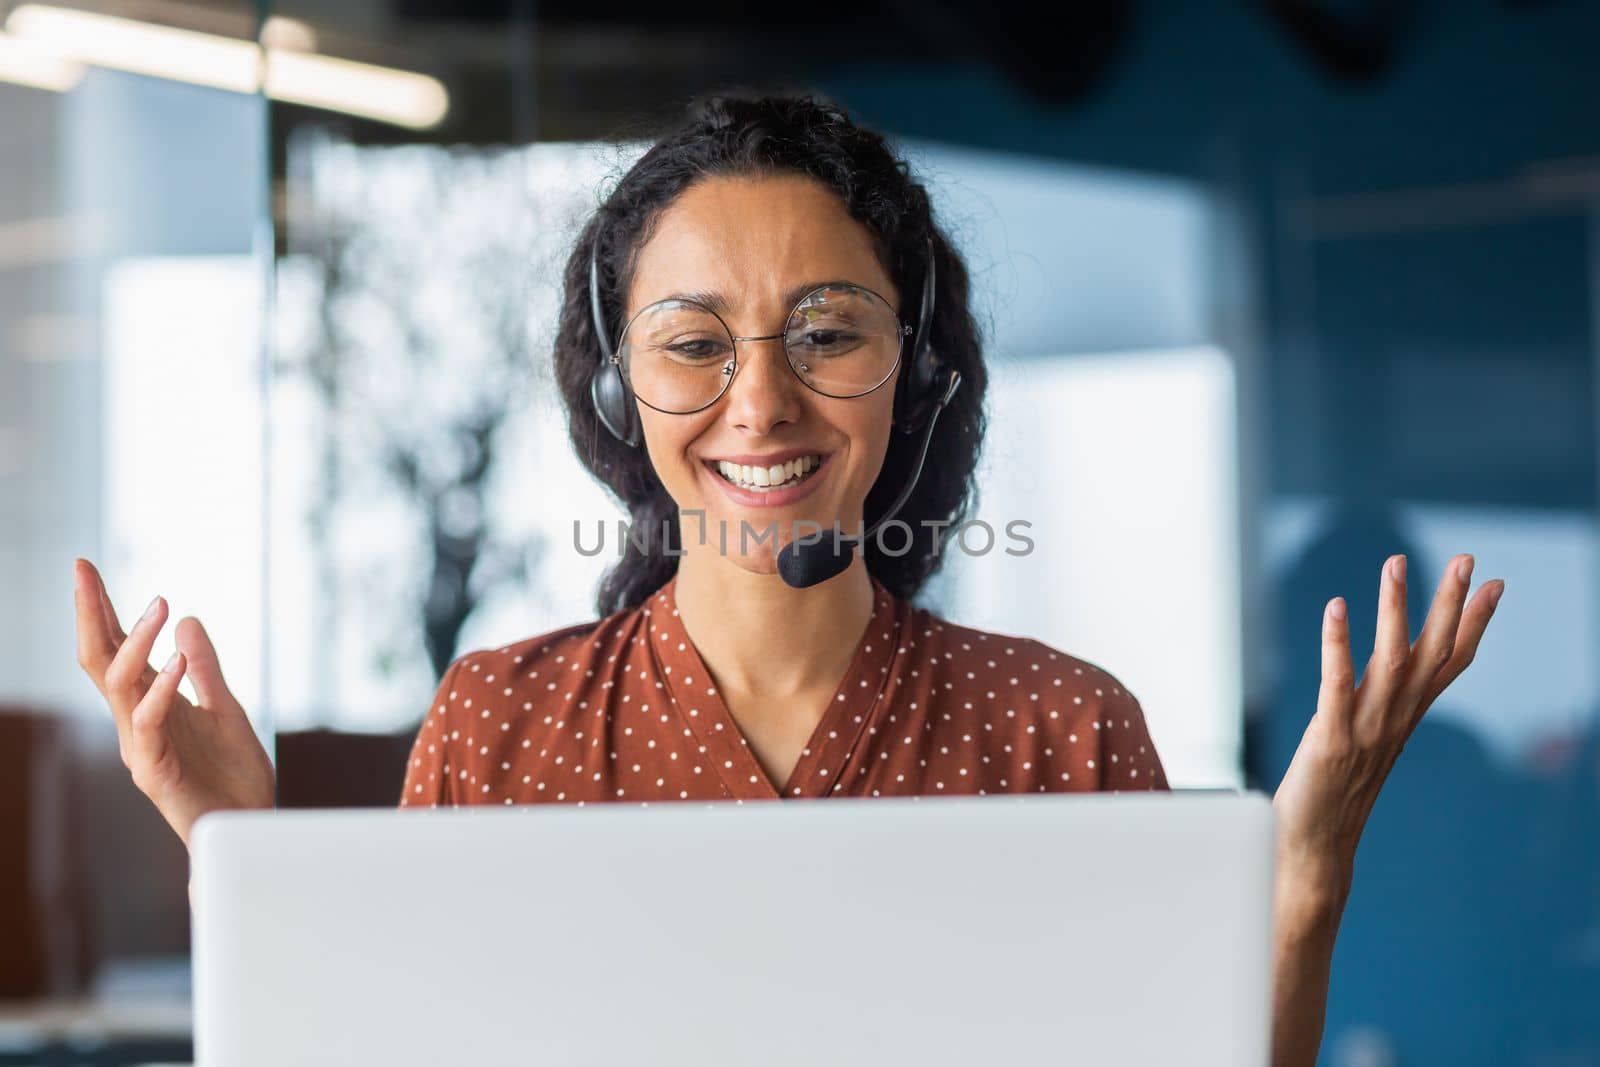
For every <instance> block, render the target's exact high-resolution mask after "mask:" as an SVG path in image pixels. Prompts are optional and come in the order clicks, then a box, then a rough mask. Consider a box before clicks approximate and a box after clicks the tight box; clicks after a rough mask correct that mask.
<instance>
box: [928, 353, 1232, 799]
mask: <svg viewBox="0 0 1600 1067" xmlns="http://www.w3.org/2000/svg"><path fill="white" fill-rule="evenodd" d="M990 388H991V392H990V398H991V402H990V420H989V429H988V435H987V438H986V440H985V443H984V457H983V460H982V462H981V465H980V468H979V475H978V487H979V493H980V501H979V506H978V508H977V511H976V513H975V515H974V518H976V519H979V520H982V521H983V522H986V523H987V524H989V526H990V527H992V528H993V530H994V533H995V541H994V548H993V550H991V551H989V552H987V553H984V554H968V553H966V552H963V551H961V550H960V548H959V547H956V548H955V549H954V550H953V551H952V552H951V554H950V555H949V557H948V559H947V564H946V565H947V568H948V573H947V574H945V575H941V582H942V584H943V589H944V597H943V600H942V603H941V605H940V606H941V607H942V608H943V609H944V614H945V615H946V616H947V617H949V618H952V619H954V620H955V621H957V622H959V623H961V624H963V625H967V626H975V627H978V628H980V629H985V630H995V631H999V632H1001V633H1007V634H1017V635H1022V636H1026V637H1033V638H1037V639H1038V640H1040V641H1043V642H1045V643H1046V644H1049V645H1052V646H1054V647H1056V648H1059V649H1061V650H1063V651H1065V652H1067V653H1069V654H1071V655H1074V656H1078V657H1080V658H1083V659H1087V660H1089V661H1090V662H1092V663H1094V664H1096V665H1097V666H1100V667H1102V668H1104V669H1105V670H1107V671H1110V672H1111V673H1112V674H1113V675H1115V676H1116V677H1118V678H1119V679H1121V680H1122V682H1123V683H1124V684H1125V685H1127V687H1128V689H1129V690H1130V691H1131V692H1132V693H1133V694H1134V696H1136V697H1137V698H1138V700H1139V703H1140V704H1141V706H1142V707H1143V708H1144V712H1145V718H1146V721H1147V722H1148V723H1149V726H1150V733H1151V736H1152V737H1153V738H1154V740H1155V741H1156V743H1157V746H1158V749H1159V751H1160V754H1161V760H1162V765H1163V767H1164V768H1165V770H1166V772H1167V777H1168V780H1169V781H1170V782H1171V783H1172V784H1173V785H1174V786H1182V787H1205V788H1219V787H1220V788H1234V789H1238V788H1242V787H1243V779H1242V776H1241V771H1240V755H1241V753H1240V744H1241V737H1242V727H1243V709H1242V687H1243V682H1242V670H1241V656H1240V651H1241V649H1240V644H1241V639H1240V607H1239V560H1238V544H1239V529H1238V522H1239V519H1238V487H1237V477H1236V473H1235V472H1236V470H1237V456H1236V445H1235V403H1234V378H1233V365H1232V362H1231V361H1230V360H1229V358H1228V356H1227V355H1226V354H1225V353H1223V352H1221V351H1220V350H1218V349H1216V348H1212V347H1206V346H1197V347H1193V348H1182V349H1168V350H1158V351H1147V352H1119V353H1111V354H1106V355H1086V356H1061V357H1056V358H1041V359H1028V360H995V361H994V363H993V364H992V365H991V385H990ZM1017 520H1022V521H1026V522H1028V523H1030V524H1031V526H1029V527H1026V528H1020V529H1021V530H1022V532H1023V533H1024V534H1025V536H1026V537H1027V538H1028V539H1031V541H1032V542H1033V546H1032V548H1031V550H1028V549H1026V546H1025V545H1024V544H1023V543H1022V541H1021V540H1019V539H1017V538H1014V537H1012V536H1008V532H1007V524H1008V523H1011V522H1013V521H1017ZM983 543H984V536H983V535H982V532H981V528H978V527H974V528H973V529H972V531H971V532H970V533H969V535H968V537H967V544H968V545H969V546H971V547H972V548H973V550H974V551H976V550H977V549H978V548H980V547H981V546H982V545H983ZM1007 548H1010V549H1013V550H1015V551H1018V552H1023V551H1025V550H1026V554H1024V555H1008V554H1007V552H1006V549H1007Z"/></svg>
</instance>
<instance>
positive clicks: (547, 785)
mask: <svg viewBox="0 0 1600 1067" xmlns="http://www.w3.org/2000/svg"><path fill="white" fill-rule="evenodd" d="M565 284H566V299H565V303H564V305H563V310H562V318H561V324H560V330H559V333H558V336H557V339H556V346H555V360H556V367H557V372H558V378H559V381H560V384H561V389H562V393H563V397H564V399H565V402H566V405H567V409H568V415H569V420H570V429H571V435H572V440H573V442H574V444H575V446H576V448H577V451H578V454H579V455H580V456H581V457H582V458H583V459H584V461H585V462H586V463H587V464H588V466H589V468H590V470H591V471H592V472H593V473H594V474H595V476H596V477H598V478H599V479H601V480H602V481H603V482H604V483H605V484H606V485H607V486H608V487H609V488H611V489H612V490H613V491H614V492H615V493H616V495H617V496H618V497H619V498H620V499H621V500H622V501H623V503H624V504H625V505H626V506H627V508H628V510H629V512H630V514H631V516H632V519H633V531H634V539H630V541H629V544H628V548H627V552H626V555H625V556H624V558H623V559H622V561H621V562H620V563H619V564H618V566H617V567H616V568H615V569H613V570H612V571H611V572H610V573H609V574H608V575H607V577H606V579H605V581H604V583H603V585H602V587H601V590H600V595H599V605H598V607H599V611H598V614H599V615H600V616H601V618H599V619H598V620H597V621H592V622H587V623H583V624H580V625H575V626H571V627H568V628H566V629H563V630H558V631H555V632H553V633H549V634H543V635H540V636H538V637H533V638H529V639H527V640H524V641H520V642H516V643H514V644H510V645H507V646H504V647H502V648H498V649H489V650H480V651H476V652H472V653H469V654H467V655H464V656H461V657H459V658H458V659H456V660H455V661H454V662H453V663H452V664H451V666H450V668H449V670H448V672H447V673H446V675H445V677H444V679H443V680H442V681H441V683H440V685H439V688H438V692H437V694H436V696H435V698H434V700H433V702H432V704H431V705H430V708H429V710H428V713H427V717H426V719H425V721H424V723H423V725H422V728H421V730H420V731H419V733H418V736H417V739H416V742H415V744H414V746H413V749H412V753H411V759H410V762H409V765H408V769H407V774H406V779H405V784H404V787H403V795H402V797H401V804H402V805H406V806H417V805H427V806H432V805H437V804H479V803H493V804H519V803H580V804H581V803H586V802H590V801H613V802H615V801H623V802H631V801H638V802H641V803H649V802H650V801H652V800H668V801H670V800H685V799H688V800H701V799H734V800H737V801H742V800H744V799H752V798H778V797H819V796H842V795H851V796H864V795H871V796H890V795H907V794H910V795H938V794H981V793H996V792H1004V793H1019V792H1035V791H1045V792H1064V791H1089V790H1124V789H1146V790H1151V789H1154V790H1160V789H1166V788H1167V782H1166V777H1165V775H1164V773H1163V771H1162V767H1161V761H1160V759H1159V757H1158V755H1157V753H1156V749H1155V745H1154V744H1153V743H1152V742H1151V740H1150V737H1149V735H1148V733H1147V732H1146V728H1145V721H1144V716H1143V714H1142V712H1141V710H1140V707H1139V704H1138V701H1137V700H1135V698H1134V697H1133V695H1132V694H1131V693H1129V692H1128V691H1127V689H1126V687H1124V686H1123V685H1122V684H1121V683H1120V682H1119V681H1118V680H1117V679H1116V678H1115V677H1114V676H1113V675H1111V674H1110V673H1108V672H1107V671H1105V670H1103V669H1101V668H1100V667H1098V666H1096V665H1094V664H1092V663H1088V662H1086V661H1084V660H1082V659H1079V658H1076V657H1074V656H1071V655H1069V654H1067V653H1065V652H1062V651H1059V650H1056V649H1053V648H1050V647H1049V646H1046V645H1044V644H1041V643H1039V642H1037V641H1033V640H1029V639H1026V638H1021V637H1011V636H1006V635H1002V634H995V633H984V632H982V631H978V630H975V629H971V628H967V627H962V626H959V625H956V624H954V623H952V622H949V621H946V620H944V619H941V618H939V617H937V616H935V615H933V614H931V613H929V612H928V611H926V610H923V609H918V608H914V607H912V606H911V604H910V601H911V598H912V597H913V596H914V595H915V594H916V593H917V591H918V590H919V589H920V587H921V586H922V584H923V582H924V581H925V580H926V579H927V578H928V577H929V575H930V574H931V573H932V572H933V571H934V570H935V569H936V568H937V567H938V565H939V563H940V561H941V559H942V557H943V549H944V548H945V542H946V540H947V538H948V536H949V532H950V529H951V526H952V524H953V523H958V522H959V521H960V520H961V518H962V517H963V516H964V513H965V508H966V505H967V502H968V501H969V500H970V499H971V493H972V490H973V486H972V478H973V471H974V468H975V465H976V461H977V454H978V445H979V442H980V439H981V436H982V431H983V415H982V402H983V395H984V386H985V374H984V367H983V361H982V353H981V346H980V342H979V338H978V334H977V330H976V328H975V326H974V324H973V321H972V318H971V315H970V313H969V309H968V282H967V274H966V270H965V267H964V265H963V263H962V260H961V259H960V257H959V255H958V254H957V253H956V252H955V250H954V249H953V248H952V247H951V246H950V245H949V244H948V243H947V242H946V241H945V239H944V236H943V234H942V233H941V232H940V231H939V229H938V228H937V226H936V225H935V222H934V219H933V217H932V213H931V210H930V206H929V201H928V197H927V193H926V191H925V190H924V188H923V187H922V186H921V185H920V184H918V183H917V182H916V181H914V180H913V179H912V178H911V177H910V176H909V174H908V172H907V169H906V167H905V166H904V164H903V163H901V162H900V161H899V160H898V159H896V158H895V156H894V155H893V154H892V153H891V152H890V150H889V148H888V147H887V146H886V144H885V142H884V141H883V139H882V138H880V137H879V136H877V135H876V134H873V133H871V132H869V131H867V130H864V129H862V128H860V127H859V126H856V125H854V124H853V123H851V122H850V120H849V119H848V118H847V117H846V116H845V115H844V114H843V113H842V112H840V111H839V110H837V109H835V108H833V107H831V106H827V105H824V104H819V103H817V102H815V101H812V100H809V99H787V98H785V99H763V100H738V99H728V98H716V99H712V100H710V101H708V102H706V103H704V104H702V105H701V106H700V107H698V108H697V109H696V110H695V111H694V112H692V113H691V115H690V116H689V118H688V120H687V121H686V122H684V123H683V124H682V125H681V126H680V127H679V128H678V129H676V130H674V131H673V132H672V133H670V134H669V135H668V136H666V137H664V138H663V139H662V140H660V141H659V142H658V143H656V144H655V145H654V146H653V147H652V148H651V149H650V150H649V151H648V152H647V153H646V154H645V155H644V156H643V157H642V158H641V159H640V160H639V162H638V163H637V164H635V166H634V167H633V168H632V169H631V170H630V171H629V172H628V173H627V174H626V176H625V177H624V178H623V179H622V181H621V182H620V184H619V185H618V186H617V188H616V190H615V191H614V192H613V193H612V194H611V195H610V197H609V198H608V199H607V200H606V202H605V203H604V205H602V207H601V208H600V210H599V211H598V212H597V213H596V215H595V217H594V218H593V219H592V220H591V221H590V222H589V224H588V225H587V226H586V227H585V229H584V230H583V232H582V234H581V236H580V237H579V240H578V243H577V246H576V247H575V249H574V250H573V253H572V256H571V259H570V261H569V263H568V265H567V268H566V277H565ZM612 353H614V354H615V361H614V362H613V361H612V360H611V359H610V358H608V357H609V356H610V355H611V354H612ZM952 372H954V373H952ZM956 374H959V379H957V378H956V377H955V375H956ZM957 385H959V388H955V386H957ZM951 389H954V392H951V391H950V390H951ZM924 442H926V448H927V457H926V463H924V462H923V457H922V449H923V447H924ZM919 475H920V476H919ZM908 486H909V487H911V488H910V491H909V494H906V493H905V492H904V491H905V490H906V487H908ZM897 497H903V506H901V507H900V508H899V510H898V511H897V512H895V515H896V517H897V518H898V519H899V520H900V521H901V522H902V523H903V524H904V528H903V530H902V532H900V533H898V534H897V535H896V537H895V538H893V539H890V538H888V537H887V536H886V537H885V538H883V539H881V540H879V539H874V538H867V539H866V540H865V542H864V543H863V544H862V545H861V548H860V552H859V553H855V552H850V553H846V554H843V555H842V556H840V557H839V558H840V562H841V566H842V569H840V570H839V571H838V573H837V574H834V575H833V576H831V577H825V578H824V579H823V580H820V581H815V582H814V584H809V585H808V584H806V581H805V580H800V581H793V580H792V576H790V575H789V571H787V570H785V571H784V572H783V573H784V577H780V574H779V561H778V553H777V552H776V551H775V549H777V548H779V547H780V546H782V547H786V546H789V545H791V544H792V543H793V542H794V541H795V540H797V539H798V538H800V537H802V536H803V535H809V534H811V533H812V531H813V529H814V528H812V527H807V528H804V529H801V528H800V526H799V525H798V524H800V523H804V522H811V523H815V524H817V526H819V527H822V528H831V527H834V526H835V525H836V524H837V525H838V526H839V527H841V528H842V529H844V530H846V531H858V530H860V529H861V528H862V527H863V526H864V525H867V524H870V523H875V522H877V521H878V520H880V519H881V518H883V517H884V516H885V515H886V514H887V513H888V512H889V511H890V510H891V508H892V507H893V505H894V503H895V502H896V498H897ZM747 531H748V533H747ZM907 537H909V549H907V548H906V547H904V546H905V545H906V544H907V540H906V539H907ZM830 558H831V556H830ZM1471 565H1472V560H1471V557H1470V556H1458V557H1457V558H1456V559H1455V560H1453V561H1452V563H1451V565H1450V567H1449V568H1448V570H1447V573H1446V576H1445V579H1444V581H1443V582H1442V583H1441V585H1440V587H1439V591H1438V593H1437V595H1436V597H1435V600H1434V603H1433V609H1432V611H1431V612H1430V614H1429V616H1428V622H1427V625H1426V627H1425V628H1424V631H1423V633H1422V635H1421V637H1420V638H1419V640H1418V642H1417V644H1416V645H1415V646H1414V647H1413V646H1412V645H1411V643H1410V640H1409V637H1408V635H1407V633H1406V625H1405V603H1404V601H1405V585H1404V578H1405V573H1404V559H1403V557H1394V558H1393V559H1391V560H1390V561H1388V563H1387V564H1386V566H1385V568H1384V574H1383V578H1382V592H1381V606H1380V622H1379V634H1378V642H1377V648H1376V649H1375V650H1374V653H1373V658H1372V660H1371V662H1370V663H1369V664H1368V667H1367V671H1366V676H1365V678H1364V679H1363V681H1362V683H1361V685H1360V687H1359V688H1357V687H1355V686H1354V684H1353V683H1354V678H1353V671H1352V666H1351V660H1350V652H1349V647H1348V629H1347V626H1346V622H1345V618H1344V604H1343V601H1342V600H1341V599H1337V598H1336V599H1334V600H1333V601H1331V602H1330V603H1329V605H1328V609H1327V612H1326V614H1325V617H1324V620H1323V631H1322V632H1323V636H1322V644H1323V683H1322V689H1321V693H1320V694H1319V698H1318V705H1317V709H1316V714H1315V715H1314V716H1313V717H1312V719H1311V724H1310V727H1309V729H1308V730H1307V732H1306V735H1305V738H1304V740H1303V742H1302V744H1301V747H1300V749H1299V751H1298V753H1297V755H1296V757H1295V759H1294V761H1293V763H1292V765H1291V766H1290V768H1289V771H1288V773H1287V775H1286V776H1285V779H1284V781H1283V783H1282V785H1281V787H1280V788H1279V790H1278V793H1277V796H1276V798H1275V800H1274V804H1275V806H1276V809H1277V817H1278V827H1279V853H1278V865H1277V896H1276V901H1277V905H1276V914H1275V916H1274V922H1275V933H1276V943H1277V948H1278V957H1277V978H1276V992H1275V995H1276V1004H1275V1008H1276V1023H1275V1029H1274V1062H1276V1063H1301V1062H1303V1063H1310V1062H1313V1060H1314V1058H1315V1053H1316V1047H1317V1045H1318V1043H1319V1041H1320V1035H1321V1029H1322V1014H1323V1006H1324V1002H1325V999H1326V991H1327V970H1328V963H1329V959H1330V956H1331V953H1332V947H1333V934H1334V930H1335V928H1336V927H1337V923H1338V917H1339V913H1340V911H1341V909H1342V907H1343V902H1344V899H1345V897H1346V895H1347V894H1348V891H1349V883H1350V877H1351V873H1352V868H1353V863H1354V856H1355V848H1356V843H1357V841H1358V839H1359V836H1360V833H1361V829H1362V826H1363V825H1364V823H1365V820H1366V816H1367V813H1368V812H1369V811H1370V810H1371V807H1372V804H1373V802H1374V800H1375V799H1376V797H1377V793H1378V790H1379V788H1380V787H1381V785H1382V783H1383V781H1384V779H1385V777H1386V775H1387V773H1388V770H1389V768H1390V767H1391V766H1392V764H1393V761H1394V759H1395V758H1396V757H1397V756H1398V755H1399V752H1400V749H1401V747H1402V746H1403V744H1404V743H1405V739H1406V737H1407V736H1408V735H1409V734H1410V732H1411V730H1412V729H1413V728H1414V727H1415V725H1416V722H1417V720H1418V718H1419V717H1420V716H1421V714H1422V712H1423V711H1424V710H1425V709H1426V708H1427V706H1428V705H1429V704H1430V703H1431V702H1432V701H1433V699H1434V698H1436V697H1437V696H1438V694H1439V692H1440V691H1441V690H1442V689H1443V688H1444V687H1445V685H1447V684H1448V683H1449V682H1450V681H1451V680H1452V679H1454V677H1455V676H1456V675H1458V674H1460V672H1461V671H1462V670H1463V669H1464V668H1465V667H1466V665H1467V663H1468V662H1470V661H1471V659H1472V656H1473V653H1474V651H1475V649H1476V647H1477V644H1478V641H1479V639H1480V637H1481V636H1482V633H1483V631H1484V628H1485V626H1486V625H1487V622H1488V618H1489V614H1490V612H1491V611H1492V610H1493V607H1494V602H1495V600H1497V599H1498V597H1499V594H1500V592H1501V590H1502V589H1503V584H1504V583H1502V582H1491V583H1488V584H1487V585H1486V586H1485V587H1484V588H1481V589H1480V590H1479V592H1478V595H1477V596H1476V597H1475V598H1473V600H1472V602H1471V604H1470V605H1466V600H1467V590H1468V579H1469V577H1470V571H1471ZM823 573H826V571H824V572H823ZM819 576H820V575H812V578H813V579H815V578H816V577H819ZM77 591H78V626H79V660H80V662H81V663H82V665H83V666H84V668H85V670H86V671H88V673H89V674H90V676H91V677H92V678H94V679H95V681H96V684H97V685H99V686H100V688H101V690H102V692H103V693H104V694H105V696H106V698H107V700H108V702H109V703H110V705H111V708H112V711H113V713H114V716H115V718H116V721H117V726H118V730H119V734H120V736H121V738H122V753H123V758H124V760H125V762H126V763H127V764H128V766H129V769H130V770H131V772H132V774H133V778H134V781H135V782H136V783H137V784H138V786H139V788H140V789H141V790H143V791H144V792H145V793H146V794H147V795H148V796H149V797H150V798H151V799H152V800H153V801H154V802H155V803H156V805H157V806H158V807H159V808H160V810H161V811H162V813H163V815H165V816H166V818H167V819H168V821H169V822H170V823H171V824H172V826H173V828H174V829H175V830H176V831H177V832H178V833H179V834H180V835H181V836H183V837H184V839H185V840H186V841H187V839H188V832H189V828H190V826H191V825H192V824H193V822H194V820H195V819H196V818H197V817H198V816H199V815H200V814H202V813H203V812H206V811H209V810H215V809H219V808H236V807H270V806H271V804H272V800H273V779H272V770H271V766H270V764H269V762H268V760H267V757H266V754H265V753H264V752H263V751H262V750H261V748H260V746H259V745H258V744H257V743H256V739H255V736H254V734H253V733H252V732H251V730H250V728H249V725H248V723H247V721H246V719H245V716H244V713H243V711H242V709H241V708H240V707H239V705H238V703H237V701H235V700H234V699H233V698H232V697H231V695H230V694H229V693H228V691H227V688H226V686H225V684H224V682H223V680H222V675H221V673H220V670H219V668H218V664H217V658H216V653H215V650H214V649H213V647H212V645H211V643H210V641H209V640H208V638H207V637H206V634H205V631H204V629H203V628H202V627H201V626H200V623H199V621H198V620H195V619H192V618H190V619H185V620H184V621H183V622H181V623H180V624H179V626H178V627H177V632H176V640H177V644H178V647H179V652H177V653H175V654H174V656H173V657H172V661H171V662H170V663H169V664H168V665H167V667H166V669H164V670H163V671H162V672H160V673H159V674H158V673H157V672H155V671H153V670H152V669H150V667H149V666H148V664H147V660H148V657H149V653H150V648H151V646H152V644H153V642H154V640H155V637H156V634H157V633H158V632H159V631H160V629H161V627H162V625H163V624H164V622H165V619H166V604H165V602H164V601H163V600H162V598H160V597H157V598H156V599H155V600H154V601H153V602H152V604H151V606H150V609H149V611H148V612H147V613H146V616H145V617H144V618H143V619H141V620H140V621H139V622H138V623H137V624H136V625H135V626H134V628H133V630H132V632H131V633H130V634H129V635H128V636H127V637H124V636H123V635H122V633H121V631H120V629H119V628H118V627H117V623H116V618H115V615H114V613H113V611H112V609H111V605H110V603H109V601H108V599H107V598H106V595H105V590H104V587H103V585H102V584H101V583H100V582H99V580H98V577H97V576H96V575H95V574H94V572H93V569H92V568H91V567H90V566H89V565H88V564H87V563H80V565H79V567H78V574H77ZM191 664H192V667H193V670H192V674H193V678H194V688H195V693H196V696H197V697H198V699H199V704H198V706H195V705H191V704H190V703H189V702H188V701H187V700H185V699H184V698H183V697H182V696H181V695H179V694H178V693H177V685H178V681H179V679H180V678H181V677H182V676H183V675H184V673H185V672H186V671H187V670H188V669H189V667H190V665H191Z"/></svg>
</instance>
